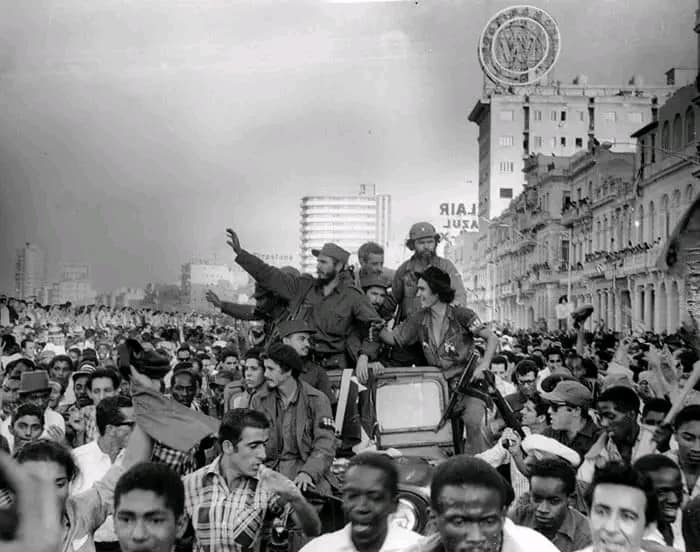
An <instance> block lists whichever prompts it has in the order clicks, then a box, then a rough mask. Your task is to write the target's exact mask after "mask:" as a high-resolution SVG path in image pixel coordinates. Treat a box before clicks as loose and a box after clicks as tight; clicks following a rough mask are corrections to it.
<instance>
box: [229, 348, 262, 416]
mask: <svg viewBox="0 0 700 552" xmlns="http://www.w3.org/2000/svg"><path fill="white" fill-rule="evenodd" d="M262 354H263V350H262V349H259V348H256V347H254V348H252V349H248V350H247V351H246V353H245V355H244V358H243V368H242V369H243V384H242V389H241V386H239V385H237V384H232V385H231V387H233V386H235V388H232V389H230V392H229V394H228V396H227V397H226V399H225V403H226V412H228V411H229V410H233V409H234V408H248V406H249V405H250V401H251V399H252V398H253V395H254V394H255V393H256V392H257V391H258V389H260V388H261V387H262V386H263V385H265V366H264V365H263V361H262V358H261V355H262Z"/></svg>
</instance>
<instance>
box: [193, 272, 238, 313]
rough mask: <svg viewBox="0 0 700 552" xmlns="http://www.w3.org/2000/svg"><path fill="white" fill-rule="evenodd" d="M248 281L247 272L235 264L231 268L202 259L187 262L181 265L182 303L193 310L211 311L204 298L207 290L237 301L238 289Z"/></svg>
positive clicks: (223, 297)
mask: <svg viewBox="0 0 700 552" xmlns="http://www.w3.org/2000/svg"><path fill="white" fill-rule="evenodd" d="M249 281H250V278H249V276H248V274H247V273H246V272H245V271H244V270H243V269H242V268H240V267H238V266H237V265H236V267H235V269H232V268H231V267H228V266H226V265H220V264H213V263H207V262H204V261H198V262H197V261H193V262H189V263H187V264H185V265H183V267H182V280H181V300H182V305H183V306H185V307H186V308H189V309H191V310H194V311H201V312H213V310H214V309H213V308H212V307H211V305H210V304H209V303H208V302H207V300H206V292H207V290H212V291H213V292H214V293H216V294H218V295H219V296H220V297H221V298H222V299H226V300H234V301H238V300H239V297H238V290H240V289H242V288H244V287H246V286H248V284H249Z"/></svg>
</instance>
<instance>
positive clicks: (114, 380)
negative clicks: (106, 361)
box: [81, 368, 121, 441]
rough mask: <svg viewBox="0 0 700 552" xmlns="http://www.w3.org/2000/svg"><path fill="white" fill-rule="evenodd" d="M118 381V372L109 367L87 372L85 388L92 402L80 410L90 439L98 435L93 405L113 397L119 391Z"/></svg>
mask: <svg viewBox="0 0 700 552" xmlns="http://www.w3.org/2000/svg"><path fill="white" fill-rule="evenodd" d="M120 382H121V378H120V377H119V374H117V372H115V371H114V370H111V369H109V368H97V369H96V370H94V371H92V372H90V373H89V374H88V377H87V383H86V390H87V394H88V397H89V398H90V400H91V401H92V404H89V405H87V406H84V407H83V408H82V409H81V412H82V415H83V417H84V418H85V432H86V435H87V438H88V439H89V440H90V441H92V440H95V439H97V438H98V437H99V429H98V427H97V419H96V414H95V409H96V406H95V405H97V404H98V403H99V402H100V401H101V400H102V399H106V398H107V397H114V396H115V395H116V394H117V393H118V392H119V386H120Z"/></svg>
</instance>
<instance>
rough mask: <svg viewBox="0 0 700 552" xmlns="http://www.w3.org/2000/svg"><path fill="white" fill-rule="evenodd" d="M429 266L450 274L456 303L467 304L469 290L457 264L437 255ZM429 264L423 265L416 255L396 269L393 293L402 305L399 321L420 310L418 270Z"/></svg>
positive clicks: (392, 285)
mask: <svg viewBox="0 0 700 552" xmlns="http://www.w3.org/2000/svg"><path fill="white" fill-rule="evenodd" d="M428 266H434V267H435V268H439V269H440V270H442V271H444V272H447V274H449V275H450V284H451V285H452V288H453V289H454V290H455V292H456V293H455V300H454V304H455V305H462V306H465V305H466V304H467V292H466V291H465V290H464V284H463V283H462V277H461V276H460V275H459V272H458V271H457V269H456V268H455V265H453V264H452V263H451V262H450V261H449V260H447V259H444V258H443V257H438V256H437V255H436V256H435V257H433V260H432V261H431V262H430V264H429V265H428ZM428 266H422V264H421V263H419V262H418V261H417V260H416V258H415V255H414V256H413V257H411V258H410V259H408V260H407V261H405V262H404V263H403V264H402V265H401V266H400V267H399V268H397V269H396V273H395V274H394V281H393V282H392V284H391V293H392V294H393V295H394V299H395V300H396V302H397V303H398V305H399V306H400V307H401V308H400V317H399V318H400V319H399V321H402V320H405V319H406V318H408V317H409V316H411V315H412V314H413V313H415V312H417V311H418V310H420V299H419V298H418V297H417V296H416V293H417V292H418V277H417V276H416V272H422V271H423V270H425V269H426V268H428Z"/></svg>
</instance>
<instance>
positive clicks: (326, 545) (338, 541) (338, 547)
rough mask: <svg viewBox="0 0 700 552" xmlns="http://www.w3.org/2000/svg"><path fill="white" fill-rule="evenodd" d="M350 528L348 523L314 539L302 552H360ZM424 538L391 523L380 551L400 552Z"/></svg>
mask: <svg viewBox="0 0 700 552" xmlns="http://www.w3.org/2000/svg"><path fill="white" fill-rule="evenodd" d="M350 530H351V526H350V524H349V523H348V524H347V525H346V526H345V527H343V528H342V529H340V530H338V531H335V532H333V533H326V534H325V535H321V536H320V537H317V538H315V539H313V540H312V541H311V542H309V543H308V544H307V545H306V546H304V547H303V548H302V549H301V550H300V552H330V551H331V550H332V551H333V552H358V550H357V548H355V545H354V544H353V543H352V538H351V536H350ZM422 538H423V537H422V535H420V534H418V533H415V532H414V531H409V530H408V529H404V528H403V527H399V526H397V525H394V524H392V523H389V530H388V532H387V534H386V538H385V539H384V543H383V544H382V547H381V548H380V549H379V552H399V551H401V550H405V549H406V548H408V547H411V546H415V545H417V544H418V543H419V542H420V541H421V539H422Z"/></svg>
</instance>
